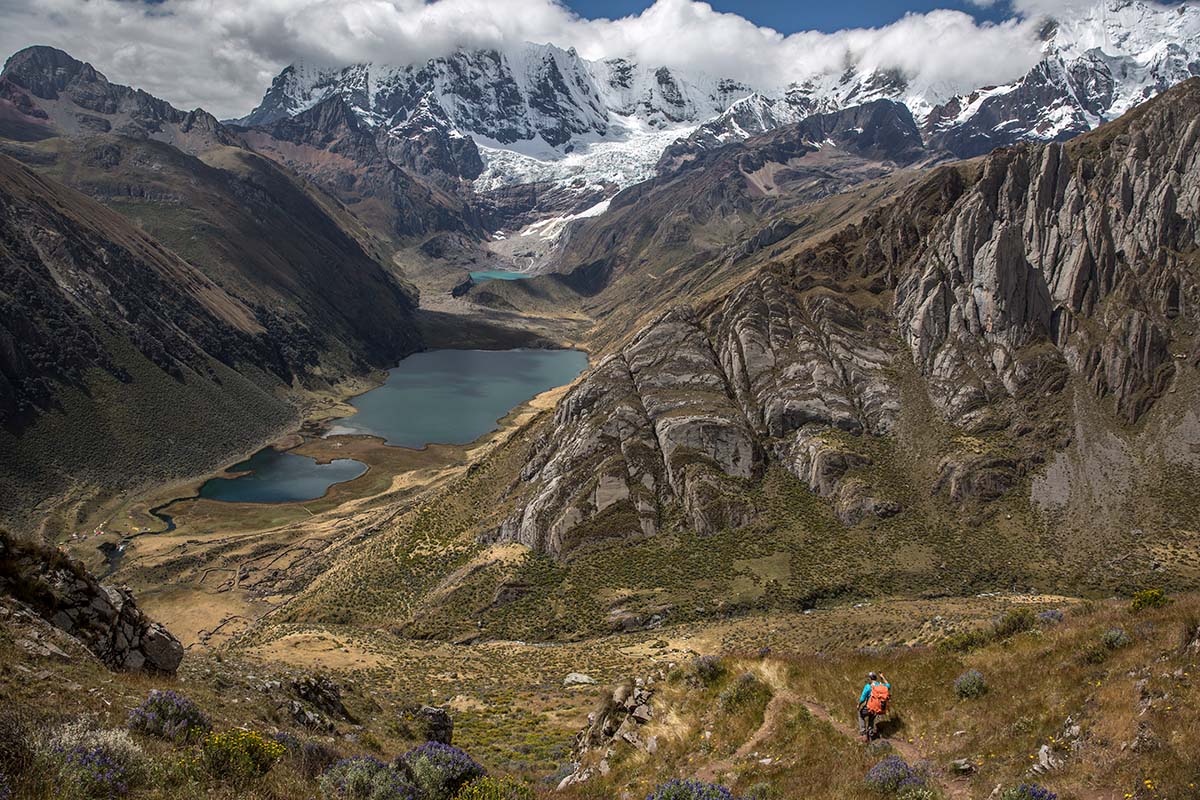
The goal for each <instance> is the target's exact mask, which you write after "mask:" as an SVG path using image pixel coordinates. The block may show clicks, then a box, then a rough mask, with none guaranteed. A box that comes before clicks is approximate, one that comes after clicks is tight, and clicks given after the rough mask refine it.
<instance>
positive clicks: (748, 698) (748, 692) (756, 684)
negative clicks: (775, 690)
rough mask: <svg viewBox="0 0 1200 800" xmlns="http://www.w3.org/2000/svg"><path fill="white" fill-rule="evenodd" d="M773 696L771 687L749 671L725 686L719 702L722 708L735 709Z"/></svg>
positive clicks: (726, 709)
mask: <svg viewBox="0 0 1200 800" xmlns="http://www.w3.org/2000/svg"><path fill="white" fill-rule="evenodd" d="M770 697H771V690H770V688H769V687H768V686H767V685H766V684H765V683H763V682H762V681H760V680H759V679H758V678H756V677H754V675H752V674H750V673H749V672H743V673H742V674H741V675H739V676H737V679H736V680H735V681H734V682H733V683H731V684H729V686H727V687H725V689H724V691H722V692H721V695H720V697H718V698H717V702H718V703H719V704H720V706H721V708H722V710H724V711H733V710H735V709H738V708H741V707H743V706H747V705H749V704H750V703H753V702H755V701H759V702H761V701H765V700H768V699H769V698H770Z"/></svg>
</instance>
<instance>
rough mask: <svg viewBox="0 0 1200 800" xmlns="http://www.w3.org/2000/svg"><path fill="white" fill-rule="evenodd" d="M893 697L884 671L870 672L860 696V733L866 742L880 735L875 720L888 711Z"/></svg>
mask: <svg viewBox="0 0 1200 800" xmlns="http://www.w3.org/2000/svg"><path fill="white" fill-rule="evenodd" d="M891 698H892V685H891V684H890V683H888V680H887V678H885V677H884V676H883V673H875V672H868V673H867V683H866V685H865V686H863V690H862V693H861V694H860V695H859V696H858V733H859V735H860V736H861V737H862V740H863V741H864V742H869V741H871V740H872V739H874V738H876V737H877V736H878V735H879V731H878V729H877V728H876V727H875V722H876V720H877V719H878V718H879V717H882V716H883V715H884V714H886V713H887V712H888V702H889V701H890V700H891Z"/></svg>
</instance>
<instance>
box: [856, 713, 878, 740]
mask: <svg viewBox="0 0 1200 800" xmlns="http://www.w3.org/2000/svg"><path fill="white" fill-rule="evenodd" d="M876 719H877V715H875V714H872V713H871V712H870V711H867V707H866V706H863V707H862V708H860V709H859V710H858V732H859V734H860V735H862V736H874V735H875V733H876V730H875V720H876Z"/></svg>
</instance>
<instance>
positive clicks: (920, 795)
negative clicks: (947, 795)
mask: <svg viewBox="0 0 1200 800" xmlns="http://www.w3.org/2000/svg"><path fill="white" fill-rule="evenodd" d="M937 797H938V794H937V792H935V791H934V790H933V789H931V788H929V787H928V786H906V787H905V788H903V789H901V790H900V793H899V794H897V795H896V798H897V800H937Z"/></svg>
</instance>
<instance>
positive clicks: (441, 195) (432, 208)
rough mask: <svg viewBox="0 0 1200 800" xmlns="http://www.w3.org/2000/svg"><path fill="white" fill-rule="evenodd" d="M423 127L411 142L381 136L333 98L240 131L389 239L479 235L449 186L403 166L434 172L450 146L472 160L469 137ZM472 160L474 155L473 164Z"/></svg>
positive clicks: (470, 213) (468, 211) (472, 218)
mask: <svg viewBox="0 0 1200 800" xmlns="http://www.w3.org/2000/svg"><path fill="white" fill-rule="evenodd" d="M427 127H428V126H421V131H422V133H421V134H420V136H419V137H418V138H416V139H413V138H405V139H402V140H396V141H392V140H389V139H383V140H381V139H379V138H378V136H377V132H376V131H375V130H374V129H372V128H371V127H370V126H369V125H368V124H367V123H366V122H364V121H363V120H362V119H361V118H360V117H359V116H358V114H356V113H355V111H354V110H353V109H352V108H351V107H350V105H349V102H348V101H347V100H346V99H345V98H343V97H341V96H339V95H334V96H331V97H329V98H328V99H326V100H323V101H322V102H320V103H317V104H316V105H314V106H313V107H311V108H309V109H306V110H305V111H303V112H301V113H299V114H297V115H296V116H294V117H284V118H282V119H278V120H276V121H274V122H272V123H271V124H269V125H265V126H263V127H261V128H256V129H253V130H250V131H245V132H243V134H242V135H243V138H244V140H245V141H246V142H247V144H248V145H249V146H251V147H253V148H254V149H255V150H257V151H258V152H260V153H262V154H264V155H266V156H268V157H269V158H272V159H274V160H275V161H278V162H279V163H281V164H283V165H284V166H286V167H288V168H289V169H292V170H294V171H296V172H298V173H300V174H301V175H303V176H305V177H306V178H308V179H310V180H312V181H313V182H314V183H316V184H317V185H318V186H321V187H322V188H324V189H326V190H327V191H329V192H330V193H331V194H333V195H335V196H337V197H339V198H341V199H342V200H343V201H344V202H346V203H347V204H351V205H355V206H358V207H360V208H361V209H362V211H361V213H362V215H363V217H364V218H366V219H367V221H369V222H371V223H373V224H374V225H375V226H376V227H377V229H379V230H383V231H387V232H389V233H390V234H391V235H393V236H396V237H408V236H417V235H422V234H428V233H431V232H434V231H445V230H468V231H474V232H476V233H481V231H479V230H476V228H477V222H478V220H477V219H476V216H475V212H474V211H473V210H472V209H470V208H469V207H468V206H467V205H466V204H465V203H464V202H463V201H462V200H461V199H459V198H458V197H456V196H454V194H453V191H452V189H451V190H450V191H447V190H444V189H443V188H441V187H440V186H438V185H437V183H436V182H428V181H425V180H424V179H422V178H420V177H418V176H416V175H414V174H412V173H411V172H410V171H408V170H406V169H402V166H409V167H415V168H419V169H423V170H424V169H429V170H431V171H433V170H432V168H433V164H434V162H436V161H444V160H445V159H447V158H451V155H450V153H451V151H453V152H454V153H458V154H459V156H460V157H464V158H467V159H468V160H470V158H471V156H470V152H469V151H474V146H475V145H474V142H472V141H471V140H470V139H464V138H463V137H457V138H453V137H450V138H447V140H446V141H444V142H439V141H430V140H429V139H428V137H431V136H433V133H431V132H430V131H427V130H426V128H427ZM463 153H466V155H463ZM478 157H479V156H478V153H477V152H476V153H475V154H474V159H475V161H476V162H477V161H478ZM443 166H444V165H443ZM455 169H458V168H457V167H456V168H455ZM433 174H435V175H436V174H440V173H437V172H436V171H433ZM451 185H452V182H451Z"/></svg>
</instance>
